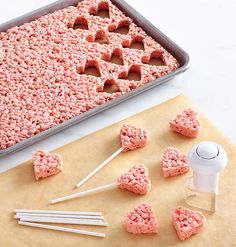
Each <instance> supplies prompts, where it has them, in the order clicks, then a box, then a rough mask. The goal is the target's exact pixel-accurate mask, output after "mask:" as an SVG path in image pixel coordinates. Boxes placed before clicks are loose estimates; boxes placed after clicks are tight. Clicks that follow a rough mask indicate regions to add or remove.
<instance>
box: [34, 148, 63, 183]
mask: <svg viewBox="0 0 236 247" xmlns="http://www.w3.org/2000/svg"><path fill="white" fill-rule="evenodd" d="M33 162H34V163H33V164H34V174H35V178H36V180H39V179H40V178H46V177H49V176H52V175H55V174H57V173H59V172H61V170H62V164H63V160H62V156H61V155H60V154H55V153H49V152H46V151H43V150H37V151H35V152H33Z"/></svg>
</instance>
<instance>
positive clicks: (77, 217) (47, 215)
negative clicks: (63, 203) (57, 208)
mask: <svg viewBox="0 0 236 247" xmlns="http://www.w3.org/2000/svg"><path fill="white" fill-rule="evenodd" d="M22 217H37V218H38V217H51V218H65V219H87V220H88V219H92V220H104V217H103V216H96V215H63V214H32V213H30V214H28V213H16V215H15V216H14V218H15V219H20V218H22Z"/></svg>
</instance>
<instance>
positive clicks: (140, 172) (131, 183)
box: [118, 165, 151, 195]
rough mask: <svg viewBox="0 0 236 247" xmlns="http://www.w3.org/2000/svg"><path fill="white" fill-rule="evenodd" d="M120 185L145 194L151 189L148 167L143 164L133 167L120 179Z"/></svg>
mask: <svg viewBox="0 0 236 247" xmlns="http://www.w3.org/2000/svg"><path fill="white" fill-rule="evenodd" d="M118 182H119V187H120V188H121V189H125V190H128V191H131V192H133V193H135V194H139V195H144V194H146V193H147V192H149V191H150V189H151V180H150V179H149V177H148V169H147V168H146V167H145V166H143V165H138V166H134V167H132V168H131V169H130V170H129V171H128V172H126V173H124V174H122V175H121V176H120V178H119V179H118Z"/></svg>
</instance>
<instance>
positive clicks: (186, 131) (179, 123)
mask: <svg viewBox="0 0 236 247" xmlns="http://www.w3.org/2000/svg"><path fill="white" fill-rule="evenodd" d="M170 129H171V130H173V131H175V132H178V133H180V134H181V135H184V136H187V137H192V138H194V137H197V136H198V134H199V131H200V121H199V117H198V113H197V112H195V111H194V110H192V109H187V110H184V111H183V112H182V113H180V114H178V115H177V116H176V118H174V119H172V120H171V121H170Z"/></svg>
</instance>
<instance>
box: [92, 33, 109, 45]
mask: <svg viewBox="0 0 236 247" xmlns="http://www.w3.org/2000/svg"><path fill="white" fill-rule="evenodd" d="M94 42H95V43H99V44H101V45H104V44H106V45H108V44H109V40H108V38H107V36H106V35H100V36H96V38H95V40H94Z"/></svg>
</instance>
